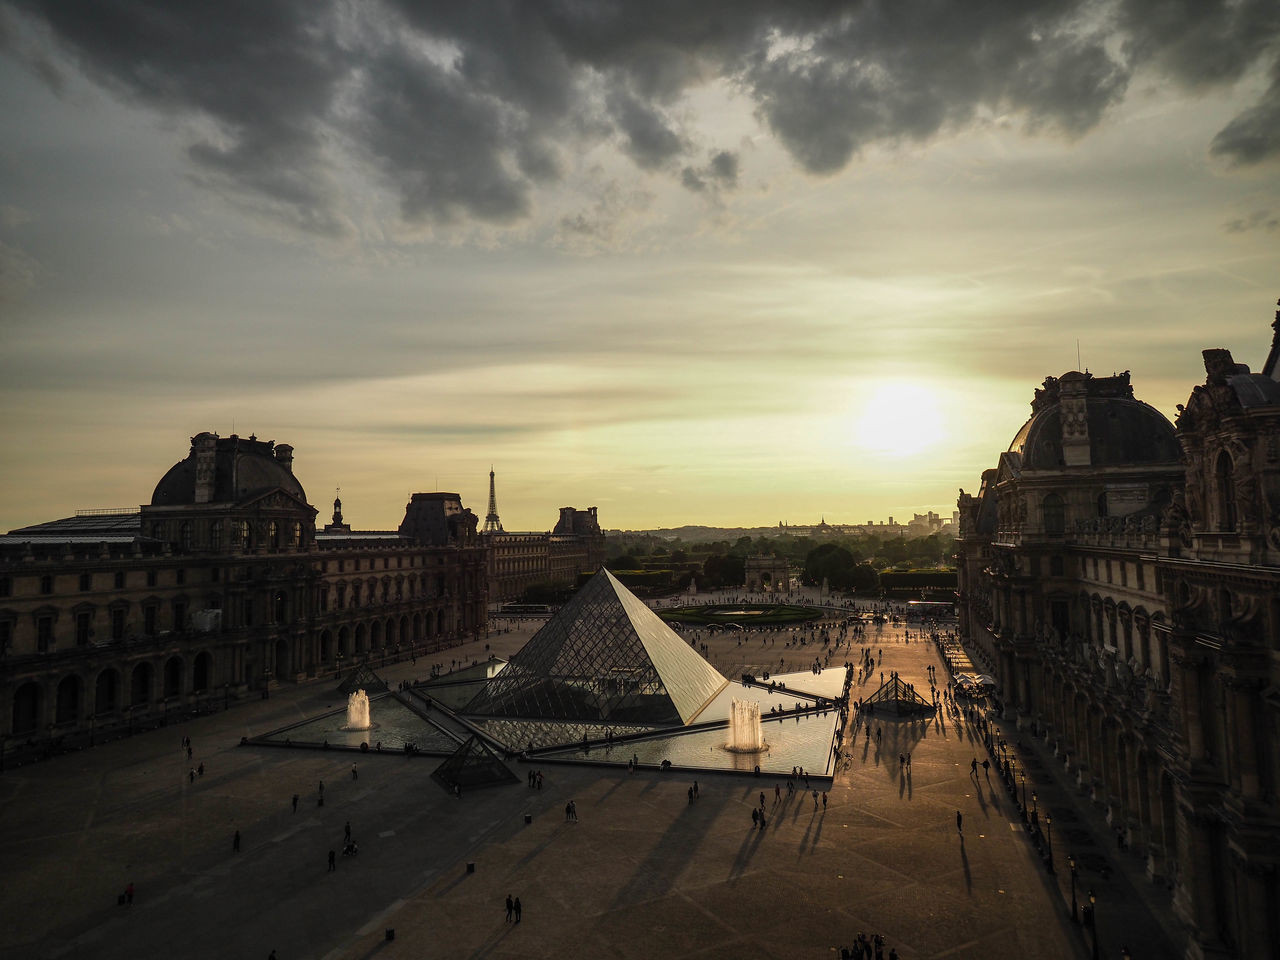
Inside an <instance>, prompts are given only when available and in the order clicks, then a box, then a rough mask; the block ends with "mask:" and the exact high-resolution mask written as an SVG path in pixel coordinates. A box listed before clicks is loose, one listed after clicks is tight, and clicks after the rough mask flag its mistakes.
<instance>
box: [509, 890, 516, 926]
mask: <svg viewBox="0 0 1280 960" xmlns="http://www.w3.org/2000/svg"><path fill="white" fill-rule="evenodd" d="M515 910H516V905H515V901H513V900H512V899H511V894H509V893H508V894H507V923H510V922H511V917H512V914H514V913H515Z"/></svg>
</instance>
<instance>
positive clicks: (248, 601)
mask: <svg viewBox="0 0 1280 960" xmlns="http://www.w3.org/2000/svg"><path fill="white" fill-rule="evenodd" d="M243 613H244V616H243V619H242V623H241V625H242V626H246V627H252V626H253V598H252V597H245V598H244V604H243Z"/></svg>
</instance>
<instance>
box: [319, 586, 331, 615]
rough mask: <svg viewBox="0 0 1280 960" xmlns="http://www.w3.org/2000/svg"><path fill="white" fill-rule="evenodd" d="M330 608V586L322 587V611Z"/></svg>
mask: <svg viewBox="0 0 1280 960" xmlns="http://www.w3.org/2000/svg"><path fill="white" fill-rule="evenodd" d="M328 609H329V588H328V587H321V588H320V612H321V613H325V612H327V611H328Z"/></svg>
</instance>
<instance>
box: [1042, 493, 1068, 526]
mask: <svg viewBox="0 0 1280 960" xmlns="http://www.w3.org/2000/svg"><path fill="white" fill-rule="evenodd" d="M1040 510H1041V512H1042V514H1043V519H1044V532H1045V533H1046V534H1048V535H1049V536H1062V534H1063V533H1064V532H1065V530H1066V523H1067V521H1066V510H1065V506H1064V504H1063V502H1062V498H1061V497H1060V496H1058V495H1057V494H1056V493H1051V494H1049V495H1048V496H1046V497H1045V498H1044V500H1043V501H1041V504H1040Z"/></svg>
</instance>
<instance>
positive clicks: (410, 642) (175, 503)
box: [0, 433, 486, 749]
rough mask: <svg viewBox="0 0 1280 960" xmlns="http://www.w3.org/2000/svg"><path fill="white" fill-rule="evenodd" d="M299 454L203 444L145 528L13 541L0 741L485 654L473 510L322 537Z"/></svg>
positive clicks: (71, 526) (427, 502)
mask: <svg viewBox="0 0 1280 960" xmlns="http://www.w3.org/2000/svg"><path fill="white" fill-rule="evenodd" d="M292 467H293V449H292V448H291V447H289V446H287V445H285V444H273V443H271V442H264V441H259V440H257V439H256V438H252V437H251V438H249V439H247V440H246V439H244V438H241V437H237V436H234V435H233V436H230V437H225V438H221V437H218V436H216V435H215V434H212V433H202V434H200V435H198V436H196V437H194V438H193V439H192V442H191V451H190V453H189V455H188V456H187V457H186V459H184V460H182V461H180V462H179V463H178V464H176V465H175V466H174V467H173V468H172V469H170V470H169V471H168V473H166V474H165V476H164V478H162V479H161V481H160V483H159V484H158V485H157V486H156V489H155V492H154V493H153V495H152V498H151V503H150V504H147V505H145V506H143V507H142V508H141V509H140V510H139V511H136V512H123V513H120V512H115V513H93V512H90V513H85V514H81V515H77V516H75V517H70V518H66V519H64V520H55V521H52V522H49V523H44V524H37V525H35V526H32V527H25V528H22V529H20V530H15V531H12V532H11V533H10V534H8V535H7V536H5V537H0V737H2V738H3V742H0V745H3V743H7V745H8V746H9V748H10V749H12V748H13V747H14V745H15V744H17V745H24V746H33V745H44V746H48V745H50V744H53V743H56V742H57V741H58V740H60V739H67V740H70V741H76V740H78V739H81V738H83V735H84V734H85V733H88V734H89V735H90V736H92V735H93V734H94V733H95V732H96V733H97V734H99V735H101V734H103V733H107V732H110V731H111V730H114V729H117V728H119V727H121V726H123V725H126V724H127V725H129V726H132V725H134V724H149V723H153V722H156V721H157V719H158V718H159V717H161V716H164V715H167V714H168V712H169V711H171V710H174V711H180V712H187V711H190V710H192V709H200V708H202V707H207V706H209V705H211V704H212V703H213V702H215V701H216V702H218V703H226V702H229V701H230V699H232V698H234V697H240V696H244V695H246V694H248V693H249V692H251V691H253V692H258V691H262V692H265V691H266V690H268V689H269V687H270V685H271V684H273V683H279V682H283V681H296V680H305V679H307V678H312V677H318V676H323V675H324V674H325V673H328V672H332V671H335V670H338V669H344V668H345V667H346V666H347V665H349V664H354V663H358V662H361V661H363V660H367V659H371V658H382V657H387V656H399V655H404V656H409V655H410V654H411V653H414V652H416V653H419V654H426V653H428V652H430V651H432V650H437V649H441V648H444V647H448V646H452V645H455V644H457V643H459V642H461V641H463V640H466V639H469V638H472V637H476V636H483V634H484V632H485V629H486V620H485V616H486V614H485V611H486V595H485V587H486V584H485V549H484V546H483V545H482V544H481V543H480V540H479V538H478V537H477V535H476V531H475V528H476V518H475V516H474V514H472V513H471V512H470V511H469V510H464V509H463V508H462V505H461V502H460V500H459V498H458V497H457V495H456V494H415V495H414V496H413V498H412V500H411V501H410V503H409V506H408V508H407V509H406V513H405V522H404V524H403V525H402V527H401V529H400V530H399V531H382V532H378V531H365V532H361V531H352V530H351V528H350V526H349V525H347V524H344V523H343V522H342V519H341V512H340V510H341V508H340V507H338V508H337V510H336V511H335V514H336V515H335V520H334V523H333V524H330V525H329V526H328V527H327V528H326V529H325V531H322V532H320V533H317V532H316V528H315V516H316V510H315V509H314V508H313V507H312V506H310V505H309V504H308V503H307V500H306V494H305V493H304V491H303V489H302V486H301V484H300V483H299V482H298V480H297V479H296V477H294V476H293V469H292Z"/></svg>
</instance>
